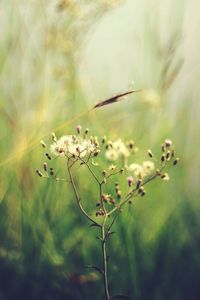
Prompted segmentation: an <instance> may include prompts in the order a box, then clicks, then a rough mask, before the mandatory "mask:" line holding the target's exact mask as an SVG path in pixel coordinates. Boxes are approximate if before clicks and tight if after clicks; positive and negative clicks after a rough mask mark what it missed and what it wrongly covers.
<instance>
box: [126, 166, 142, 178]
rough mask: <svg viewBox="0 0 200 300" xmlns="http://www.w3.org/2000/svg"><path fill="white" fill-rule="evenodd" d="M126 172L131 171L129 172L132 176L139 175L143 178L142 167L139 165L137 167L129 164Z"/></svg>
mask: <svg viewBox="0 0 200 300" xmlns="http://www.w3.org/2000/svg"><path fill="white" fill-rule="evenodd" d="M128 170H129V171H131V172H133V174H134V175H135V176H139V175H141V176H143V175H144V174H143V173H144V171H143V167H142V166H141V165H139V164H135V163H134V164H131V165H130V166H129V167H128Z"/></svg>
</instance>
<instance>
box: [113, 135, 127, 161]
mask: <svg viewBox="0 0 200 300" xmlns="http://www.w3.org/2000/svg"><path fill="white" fill-rule="evenodd" d="M112 147H113V149H114V150H116V151H117V152H118V153H119V155H123V156H125V157H127V156H129V155H130V152H129V150H128V148H127V147H126V145H125V144H124V143H123V142H122V140H121V139H118V140H116V141H115V142H113V144H112Z"/></svg>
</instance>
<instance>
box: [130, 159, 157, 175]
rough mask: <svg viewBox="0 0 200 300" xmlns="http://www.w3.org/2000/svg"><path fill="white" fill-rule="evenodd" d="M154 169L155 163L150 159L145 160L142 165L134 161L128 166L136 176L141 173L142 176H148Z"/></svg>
mask: <svg viewBox="0 0 200 300" xmlns="http://www.w3.org/2000/svg"><path fill="white" fill-rule="evenodd" d="M154 169H155V166H154V163H153V162H152V161H150V160H147V161H144V162H143V163H142V165H140V164H135V163H133V164H131V165H130V166H128V170H129V171H131V172H132V173H133V174H134V175H135V176H136V177H138V176H139V175H140V176H142V177H144V176H148V175H150V174H151V173H152V171H153V170H154Z"/></svg>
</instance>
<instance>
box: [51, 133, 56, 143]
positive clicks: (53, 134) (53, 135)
mask: <svg viewBox="0 0 200 300" xmlns="http://www.w3.org/2000/svg"><path fill="white" fill-rule="evenodd" d="M51 136H52V140H53V142H56V141H57V137H56V135H55V132H52V134H51Z"/></svg>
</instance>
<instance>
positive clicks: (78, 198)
mask: <svg viewBox="0 0 200 300" xmlns="http://www.w3.org/2000/svg"><path fill="white" fill-rule="evenodd" d="M67 169H68V173H69V177H70V181H71V184H72V188H73V191H74V195H75V197H76V201H77V204H78V206H79V208H80V210H81V211H82V213H83V214H84V215H85V216H86V217H87V219H88V220H90V221H91V222H92V223H93V224H95V225H96V226H98V227H101V225H100V224H99V223H97V222H96V221H95V220H93V219H92V218H91V217H90V216H89V215H88V214H87V212H86V211H85V210H84V208H83V207H82V205H81V199H80V196H79V193H78V191H77V188H76V185H75V182H74V179H73V176H72V173H71V169H70V167H69V162H68V165H67Z"/></svg>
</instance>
